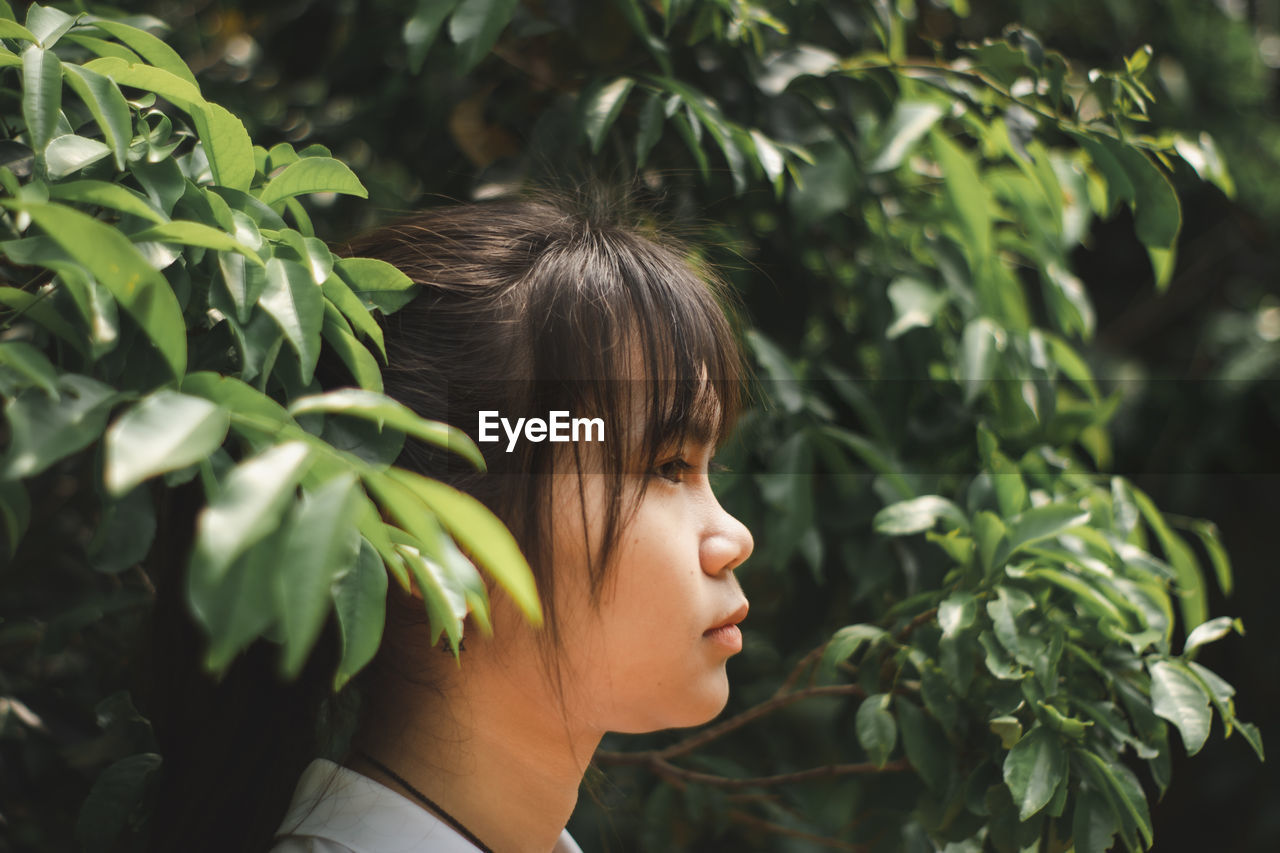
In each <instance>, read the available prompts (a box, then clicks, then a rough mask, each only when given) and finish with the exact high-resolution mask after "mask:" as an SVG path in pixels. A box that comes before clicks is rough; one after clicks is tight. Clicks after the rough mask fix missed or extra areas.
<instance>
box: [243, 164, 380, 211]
mask: <svg viewBox="0 0 1280 853" xmlns="http://www.w3.org/2000/svg"><path fill="white" fill-rule="evenodd" d="M321 192H329V193H344V194H346V195H353V196H357V197H359V198H368V197H369V191H368V190H366V189H365V188H364V185H363V184H362V183H360V179H359V178H357V177H356V175H355V172H352V171H351V167H349V166H348V165H346V164H345V163H343V162H341V161H339V160H330V159H327V158H324V157H303V158H302V159H301V160H299V161H297V162H296V163H293V164H291V165H289V166H286V167H285V169H284V171H283V172H281V173H280V174H278V175H276V176H275V177H274V178H272V179H271V180H270V181H268V182H267V185H266V186H265V187H263V188H262V191H261V192H260V193H259V194H258V200H259V201H261V202H262V203H263V204H265V205H274V204H278V203H280V202H282V201H284V200H285V199H287V198H292V197H293V196H297V195H305V194H307V193H321Z"/></svg>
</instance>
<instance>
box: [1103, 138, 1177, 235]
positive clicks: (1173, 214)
mask: <svg viewBox="0 0 1280 853" xmlns="http://www.w3.org/2000/svg"><path fill="white" fill-rule="evenodd" d="M1102 144H1103V145H1105V146H1107V148H1108V149H1110V151H1111V154H1112V156H1114V157H1115V158H1116V160H1117V161H1119V163H1120V164H1121V166H1122V167H1123V168H1124V170H1125V173H1126V174H1127V175H1128V176H1129V180H1130V182H1131V183H1132V184H1133V190H1134V198H1133V205H1132V207H1133V220H1134V222H1133V225H1134V231H1135V232H1136V233H1137V235H1138V240H1139V241H1140V242H1141V243H1142V244H1143V245H1144V246H1147V247H1149V248H1155V249H1165V248H1170V247H1172V246H1173V245H1174V244H1175V243H1176V242H1177V240H1178V231H1179V230H1181V228H1182V208H1181V206H1180V205H1179V204H1178V194H1177V192H1175V191H1174V189H1173V184H1172V183H1171V182H1170V181H1169V178H1168V177H1167V176H1166V175H1165V174H1164V172H1162V171H1160V168H1159V167H1158V166H1156V164H1155V163H1153V162H1152V161H1151V158H1149V157H1148V156H1147V155H1146V154H1144V153H1143V152H1142V151H1141V150H1140V149H1138V148H1135V147H1133V146H1132V145H1127V144H1125V143H1123V142H1121V141H1119V140H1117V139H1112V138H1111V137H1109V136H1104V137H1102Z"/></svg>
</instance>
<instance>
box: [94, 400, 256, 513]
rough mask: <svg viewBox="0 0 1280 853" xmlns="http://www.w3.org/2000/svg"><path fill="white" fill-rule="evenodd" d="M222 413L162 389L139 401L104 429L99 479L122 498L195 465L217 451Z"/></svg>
mask: <svg viewBox="0 0 1280 853" xmlns="http://www.w3.org/2000/svg"><path fill="white" fill-rule="evenodd" d="M230 422H231V421H230V415H229V414H228V413H227V411H226V409H223V408H222V407H220V406H218V405H215V404H214V403H210V402H209V401H208V400H205V399H202V398H200V397H191V396H188V395H186V394H179V393H177V392H176V391H169V390H167V389H162V390H160V391H156V392H155V393H154V394H151V395H149V396H147V397H144V398H143V399H141V400H139V401H138V402H137V403H135V404H134V405H133V406H132V407H130V408H129V410H128V411H126V412H125V413H124V414H123V415H121V416H120V417H119V418H118V419H117V420H116V422H115V423H113V424H112V425H111V428H110V429H108V430H107V433H106V437H105V441H104V447H105V451H106V453H105V456H106V462H105V467H104V470H103V480H104V481H105V483H106V486H107V491H108V492H109V493H110V494H113V495H122V494H124V493H125V492H127V491H129V490H130V489H132V488H133V487H134V486H136V485H137V484H139V483H141V482H142V481H144V480H147V479H149V478H151V477H154V476H156V475H157V474H164V473H166V472H168V471H176V470H178V469H179V468H185V467H187V466H188V465H192V464H194V463H196V462H199V461H200V460H201V459H204V458H205V457H207V456H209V455H211V454H212V453H213V451H215V450H217V449H218V448H219V447H221V446H222V440H223V439H224V438H226V436H227V428H228V426H229V425H230Z"/></svg>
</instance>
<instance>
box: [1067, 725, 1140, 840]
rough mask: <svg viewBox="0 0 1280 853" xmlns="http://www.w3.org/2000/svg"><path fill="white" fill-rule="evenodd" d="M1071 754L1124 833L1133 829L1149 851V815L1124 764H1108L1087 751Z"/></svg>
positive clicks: (1130, 832) (1138, 783)
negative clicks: (1098, 789)
mask: <svg viewBox="0 0 1280 853" xmlns="http://www.w3.org/2000/svg"><path fill="white" fill-rule="evenodd" d="M1074 754H1075V755H1076V756H1078V757H1079V758H1080V759H1081V761H1082V763H1083V766H1084V768H1085V771H1086V772H1087V773H1088V774H1089V776H1090V777H1091V779H1092V781H1093V782H1094V784H1095V785H1097V787H1099V788H1100V789H1101V790H1102V792H1103V795H1104V796H1105V797H1106V798H1107V799H1108V800H1109V801H1110V803H1111V808H1112V810H1113V811H1114V812H1115V813H1116V814H1117V815H1119V817H1120V819H1121V821H1122V822H1123V823H1124V824H1125V825H1127V826H1128V827H1130V829H1129V830H1127V832H1128V833H1129V834H1132V831H1133V829H1136V830H1137V831H1138V832H1139V833H1141V835H1142V838H1143V840H1144V842H1145V846H1146V847H1148V848H1150V847H1151V842H1152V840H1153V836H1154V833H1153V831H1152V828H1151V812H1150V810H1149V808H1148V806H1147V796H1146V794H1145V793H1144V792H1143V790H1142V783H1140V782H1139V781H1138V777H1136V776H1135V775H1134V774H1133V771H1132V770H1130V769H1129V768H1128V767H1126V766H1125V765H1124V764H1122V763H1119V762H1115V763H1109V762H1107V761H1106V760H1104V759H1103V758H1102V757H1100V756H1098V755H1096V754H1094V753H1093V752H1090V751H1089V750H1086V749H1077V750H1075V753H1074Z"/></svg>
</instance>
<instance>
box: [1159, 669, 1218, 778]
mask: <svg viewBox="0 0 1280 853" xmlns="http://www.w3.org/2000/svg"><path fill="white" fill-rule="evenodd" d="M1147 671H1148V672H1150V673H1151V708H1152V710H1153V711H1155V712H1156V714H1157V715H1158V716H1160V717H1163V718H1165V719H1166V720H1168V721H1169V722H1171V723H1173V724H1174V725H1175V726H1177V728H1178V733H1179V734H1180V735H1182V744H1183V746H1185V747H1186V748H1187V754H1188V755H1195V754H1196V753H1197V752H1199V751H1200V748H1201V747H1203V746H1204V742H1205V741H1206V740H1208V738H1209V723H1210V721H1211V719H1212V717H1213V713H1212V712H1211V711H1210V710H1209V697H1208V696H1207V695H1206V694H1205V692H1204V689H1203V688H1202V687H1201V686H1200V683H1199V682H1198V681H1197V680H1196V679H1195V677H1194V676H1193V675H1191V673H1189V672H1188V671H1187V670H1186V669H1185V668H1183V667H1182V666H1179V665H1178V664H1176V663H1174V662H1170V661H1155V662H1152V663H1149V664H1147Z"/></svg>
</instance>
